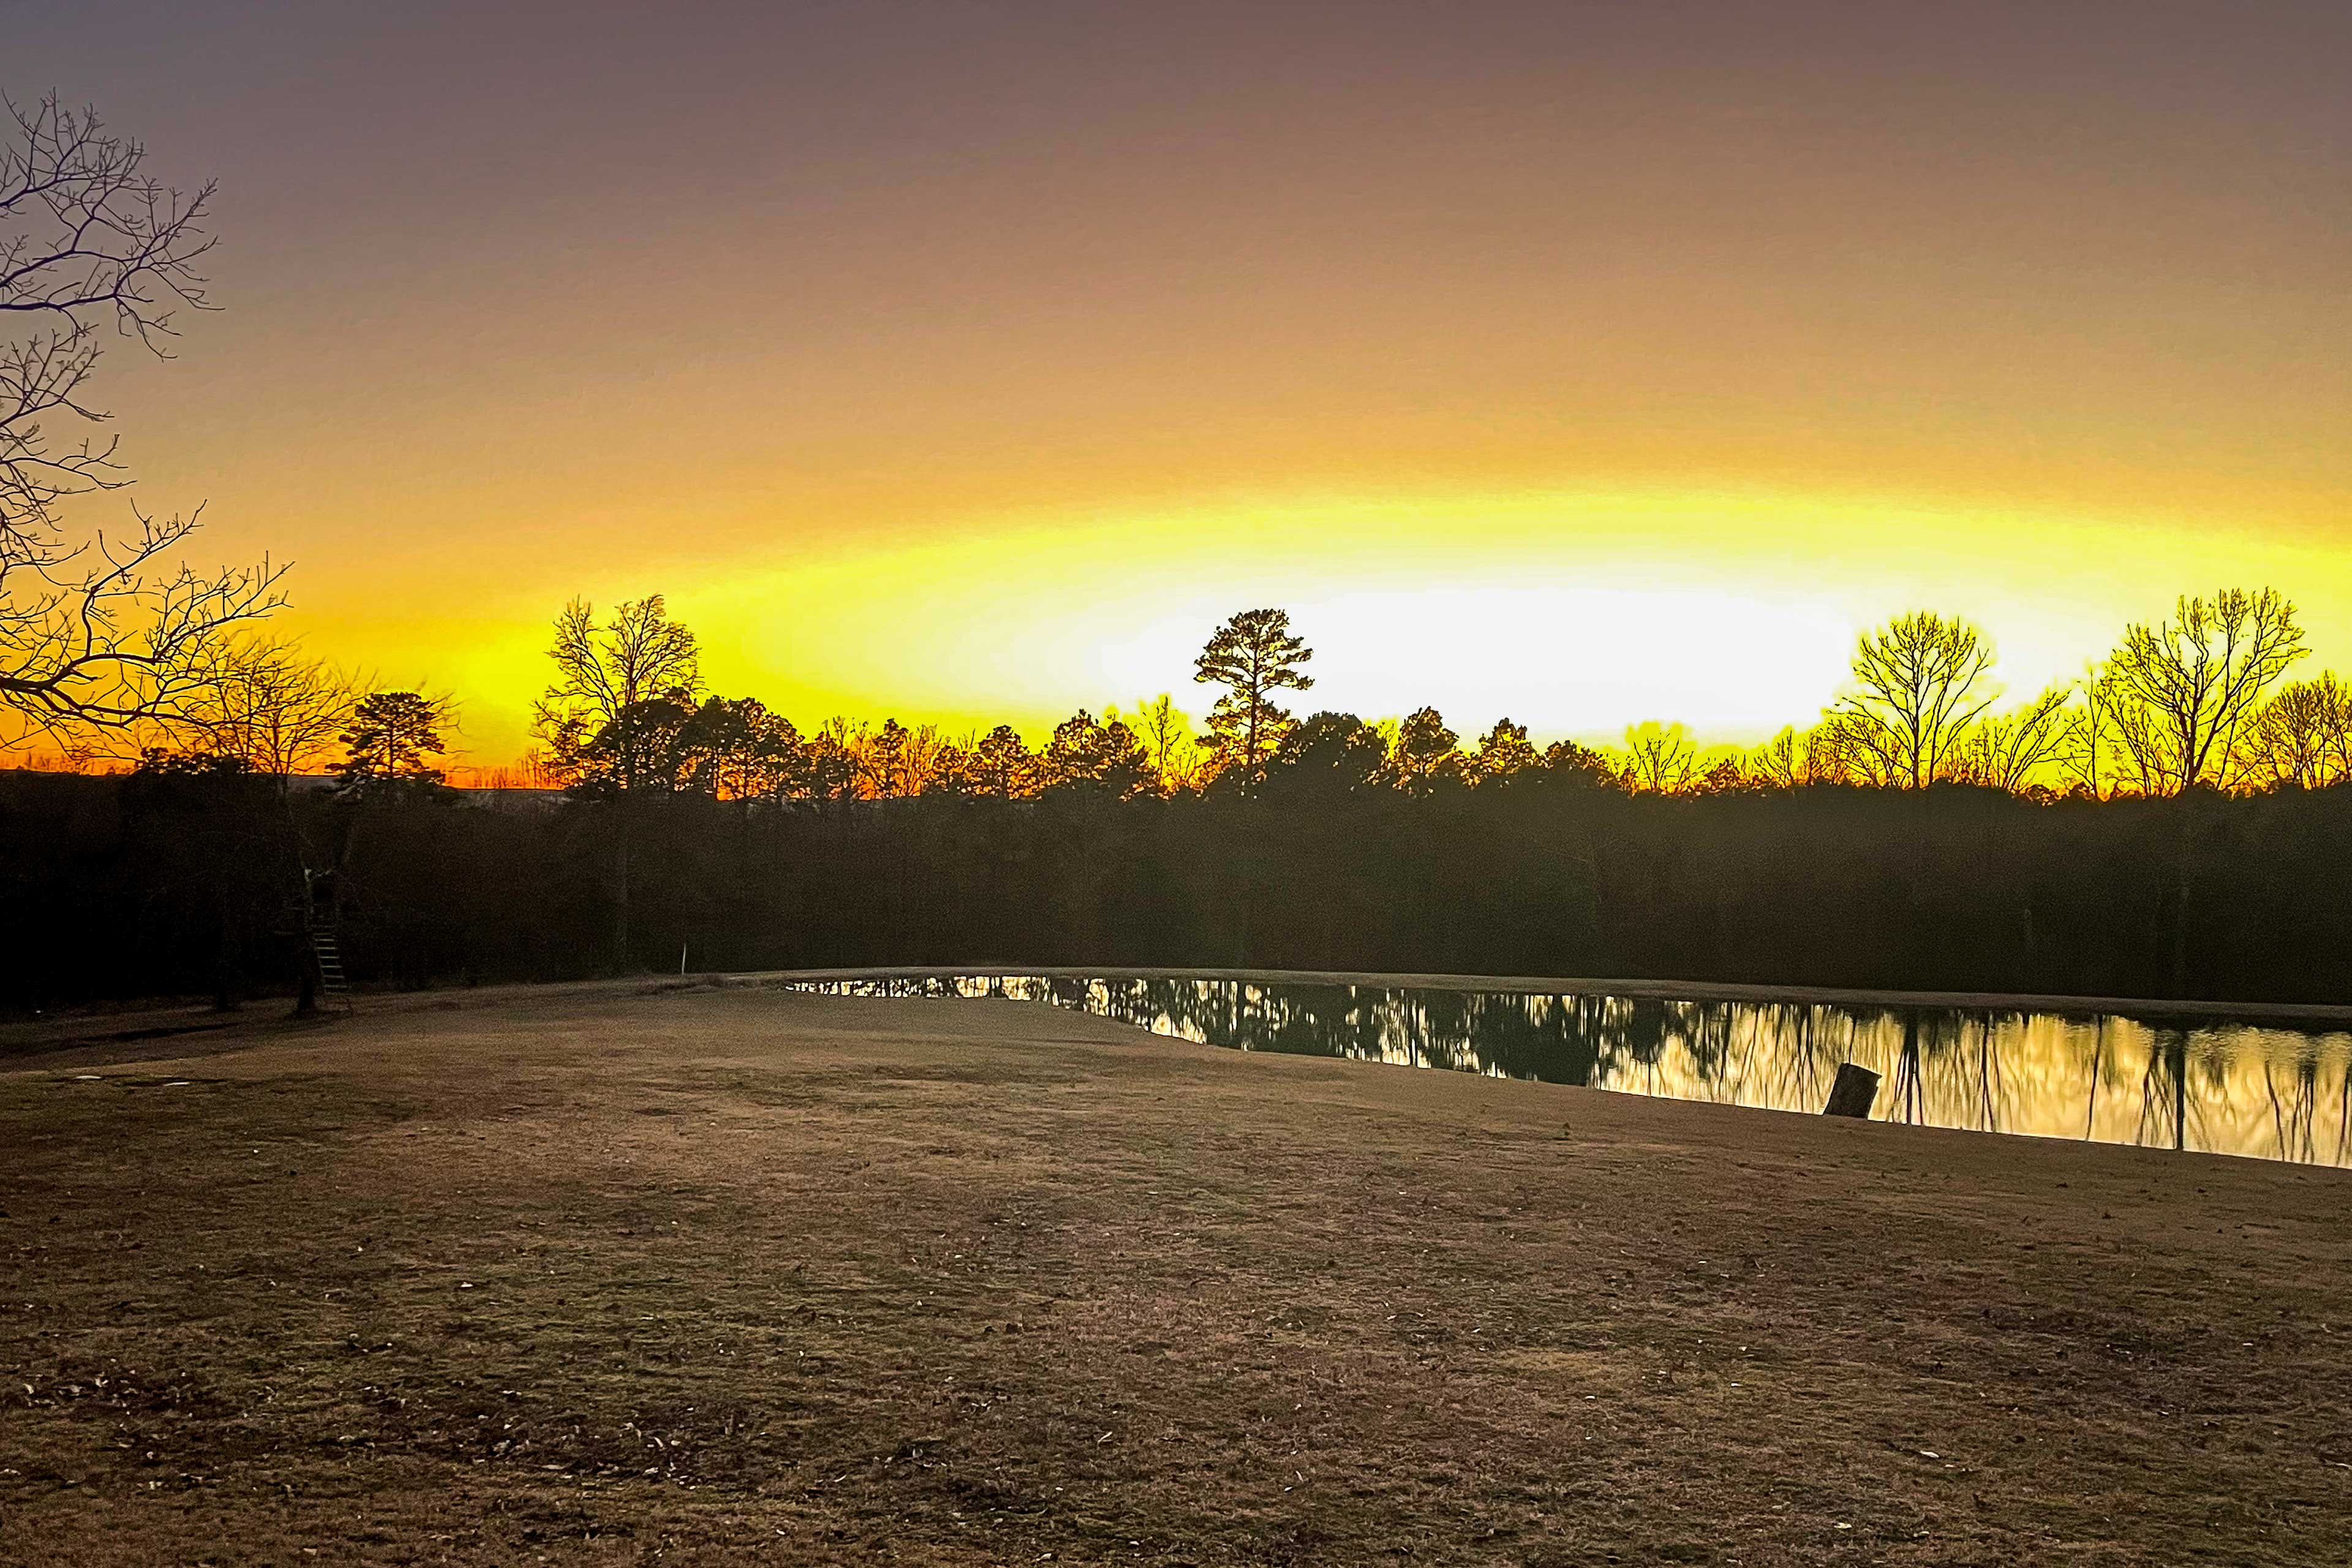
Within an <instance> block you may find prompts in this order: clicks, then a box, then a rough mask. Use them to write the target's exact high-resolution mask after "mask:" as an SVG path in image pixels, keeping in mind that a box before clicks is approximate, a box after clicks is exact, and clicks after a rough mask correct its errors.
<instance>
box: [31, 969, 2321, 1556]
mask: <svg viewBox="0 0 2352 1568" xmlns="http://www.w3.org/2000/svg"><path fill="white" fill-rule="evenodd" d="M121 1032H122V1033H126V1034H131V1035H134V1036H145V1037H139V1038H132V1039H111V1040H106V1041H102V1042H100V1043H99V1044H96V1045H89V1046H83V1047H77V1048H71V1049H67V1050H56V1049H51V1050H47V1051H45V1052H44V1053H42V1054H37V1055H22V1054H20V1055H15V1056H8V1057H0V1210H5V1215H0V1562H5V1563H26V1564H32V1563H38V1564H44V1565H47V1564H78V1563H158V1564H162V1563H172V1564H186V1563H282V1564H300V1563H541V1562H545V1563H656V1562H658V1563H738V1562H775V1563H836V1562H869V1561H871V1562H905V1563H1045V1562H1053V1563H1095V1562H1105V1563H1161V1564H1173V1563H1202V1564H1213V1563H1524V1564H1534V1563H1543V1564H1560V1565H1565V1564H1571V1563H1579V1564H1580V1563H1612V1562H1617V1563H1655V1562H1671V1563H1982V1564H2004V1565H2006V1564H2017V1563H2051V1564H2057V1563H2064V1564H2070V1565H2079V1564H2094V1565H2105V1564H2116V1563H2162V1564H2180V1563H2295V1564H2309V1563H2352V1410H2347V1390H2352V1296H2347V1280H2352V1173H2347V1172H2340V1171H2329V1170H2311V1169H2300V1168H2294V1167H2287V1166H2282V1165H2273V1164H2265V1163H2256V1162H2252V1161H2236V1160H2226V1159H2220V1158H2206V1157H2200V1156H2194V1155H2186V1156H2184V1155H2173V1154H2166V1153H2159V1152H2142V1151H2137V1150H2130V1149H2120V1148H2111V1147H2099V1146H2087V1145H2075V1144H2063V1143H2044V1142H2036V1141H2032V1140H2027V1139H2018V1138H1995V1137H1990V1136H1982V1135H1977V1134H1970V1133H1950V1132H1936V1131H1916V1130H1908V1129H1901V1128H1895V1127H1888V1126H1883V1125H1876V1124H1858V1123H1851V1122H1836V1121H1826V1120H1823V1119H1822V1118H1818V1117H1799V1116H1783V1115H1776V1114H1772V1113H1769V1112H1761V1111H1746V1110H1727V1109H1719V1108H1713V1107H1706V1106H1694V1105H1685V1104H1673V1103H1665V1102H1660V1101H1653V1100H1642V1099H1637V1098H1633V1097H1626V1096H1615V1095H1609V1094H1602V1093H1596V1092H1592V1091H1587V1090H1580V1089H1562V1088H1556V1087H1549V1086H1544V1085H1538V1084H1524V1083H1512V1082H1501V1081H1495V1080H1489V1079H1478V1078H1474V1077H1469V1076H1464V1075H1455V1074H1448V1073H1441V1072H1414V1071H1411V1070H1408V1069H1403V1068H1381V1067H1374V1066H1365V1065H1357V1064H1347V1063H1340V1062H1333V1061H1326V1060H1319V1059H1308V1058H1280V1057H1269V1056H1242V1055H1239V1054H1235V1053H1230V1052H1221V1051H1216V1050H1213V1049H1210V1048H1208V1047H1195V1046H1191V1045H1187V1044H1184V1043H1181V1042H1178V1041H1172V1040H1166V1039H1159V1038H1154V1037H1150V1036H1147V1035H1144V1034H1141V1033H1139V1032H1136V1031H1132V1030H1129V1029H1126V1028H1123V1027H1120V1026H1117V1025H1113V1024H1108V1023H1106V1022H1103V1021H1101V1020H1098V1019H1093V1018H1088V1017H1085V1016H1079V1015H1076V1014H1073V1013H1067V1012H1061V1011H1056V1010H1054V1009H1051V1008H1048V1007H1045V1006H1042V1005H1024V1004H1020V1003H1008V1002H982V1001H964V1002H944V1001H942V1002H917V1001H881V1000H864V999H853V998H839V997H821V996H811V995H803V994H787V993H784V992H782V991H779V990H776V989H774V988H772V987H763V986H757V985H740V984H739V985H733V986H713V985H688V986H652V985H638V986H610V987H601V988H600V987H572V988H564V989H545V990H537V991H506V992H480V993H470V994H463V995H459V996H453V997H445V998H433V997H427V998H423V999H412V1000H406V1001H402V1002H377V1003H372V1004H363V1005H362V1012H361V1013H360V1015H359V1016H356V1017H353V1018H350V1019H345V1020H337V1021H334V1022H331V1023H328V1024H324V1025H319V1026H299V1027H293V1026H284V1025H278V1024H271V1023H268V1022H267V1021H265V1020H261V1019H257V1020H256V1021H255V1022H253V1023H252V1024H249V1025H240V1026H235V1027H232V1028H228V1029H224V1030H218V1031H214V1032H208V1033H205V1034H200V1035H190V1036H184V1037H174V1036H154V1035H152V1034H151V1033H149V1031H147V1030H145V1029H125V1030H122V1031H121ZM46 1043H47V1044H49V1045H51V1046H54V1045H56V1044H57V1043H58V1041H57V1040H56V1039H49V1040H47V1042H46ZM4 1044H5V1042H0V1045H4Z"/></svg>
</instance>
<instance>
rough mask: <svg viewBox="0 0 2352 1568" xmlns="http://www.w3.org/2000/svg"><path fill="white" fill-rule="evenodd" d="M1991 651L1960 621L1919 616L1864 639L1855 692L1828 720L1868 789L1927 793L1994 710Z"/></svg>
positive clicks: (1857, 656)
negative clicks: (1989, 686)
mask: <svg viewBox="0 0 2352 1568" xmlns="http://www.w3.org/2000/svg"><path fill="white" fill-rule="evenodd" d="M1990 668H1992V646H1991V644H1990V643H1988V642H1987V641H1986V640H1985V638H1984V634H1983V633H1981V632H1979V631H1978V630H1977V628H1976V627H1974V626H1970V625H1969V624H1968V623H1967V622H1966V621H1963V620H1960V619H1958V617H1957V616H1955V617H1953V618H1952V619H1949V620H1947V619H1946V618H1945V617H1943V616H1939V615H1937V614H1936V613H1935V612H1934V611H1932V610H1915V611H1913V612H1912V613H1911V614H1910V615H1907V616H1896V617H1895V619H1894V620H1892V621H1889V622H1888V623H1887V624H1886V625H1885V626H1884V627H1882V628H1880V629H1879V630H1878V631H1875V632H1865V633H1864V634H1863V637H1862V640H1861V642H1860V643H1859V644H1858V645H1857V646H1856V647H1855V648H1854V655H1853V689H1852V690H1851V691H1849V692H1848V693H1847V695H1846V696H1845V698H1844V699H1843V700H1841V701H1840V702H1839V704H1838V706H1837V707H1836V708H1835V709H1833V710H1831V713H1830V715H1829V716H1828V717H1829V720H1830V721H1832V722H1833V723H1834V725H1835V727H1836V738H1837V741H1838V742H1839V749H1840V751H1841V752H1843V754H1844V755H1845V756H1846V757H1847V759H1848V761H1849V763H1851V764H1852V765H1853V766H1854V767H1855V768H1856V769H1857V770H1858V771H1859V772H1861V773H1864V774H1866V775H1869V782H1873V783H1880V784H1894V785H1897V786H1899V787H1902V788H1906V789H1921V788H1924V787H1926V786H1927V784H1932V783H1934V782H1935V781H1936V780H1937V778H1938V777H1940V776H1942V775H1943V773H1944V770H1945V768H1946V765H1947V763H1948V761H1949V760H1950V759H1951V757H1952V755H1953V753H1954V752H1955V751H1956V750H1957V749H1958V746H1959V743H1960V742H1961V741H1962V740H1963V739H1964V738H1965V737H1966V736H1967V734H1968V731H1969V726H1970V725H1972V724H1974V723H1975V722H1976V721H1977V720H1978V719H1979V717H1980V716H1981V715H1982V714H1983V712H1984V710H1985V709H1986V708H1987V707H1989V706H1990V705H1991V702H1992V693H1991V692H1990V691H1988V690H1985V689H1982V682H1983V680H1984V678H1985V675H1986V673H1987V672H1988V671H1989V670H1990Z"/></svg>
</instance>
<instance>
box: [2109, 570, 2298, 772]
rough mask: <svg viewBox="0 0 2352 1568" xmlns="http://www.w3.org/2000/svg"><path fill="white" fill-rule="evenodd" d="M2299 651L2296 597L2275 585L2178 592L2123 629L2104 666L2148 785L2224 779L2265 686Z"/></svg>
mask: <svg viewBox="0 0 2352 1568" xmlns="http://www.w3.org/2000/svg"><path fill="white" fill-rule="evenodd" d="M2305 651H2307V650H2306V649H2305V647H2304V646H2303V628H2302V627H2301V626H2297V625H2296V624H2295V618H2294V604H2293V603H2292V602H2290V601H2289V600H2288V599H2287V598H2286V596H2285V595H2282V594H2280V593H2279V592H2278V591H2277V590H2276V589H2274V588H2262V589H2257V590H2253V591H2252V592H2249V591H2248V590H2246V589H2243V588H2224V589H2222V590H2221V592H2219V593H2217V594H2215V595H2213V596H2212V598H2211V599H2210V600H2209V599H2206V598H2203V597H2201V596H2197V597H2192V596H2189V595H2183V596H2182V597H2181V598H2180V600H2179V603H2178V605H2176V606H2175V609H2174V618H2173V619H2172V620H2169V621H2164V622H2159V623H2158V624H2157V625H2155V626H2147V625H2142V624H2134V625H2133V626H2128V627H2126V629H2125V632H2124V640H2123V646H2121V647H2118V648H2116V651H2115V654H2114V656H2113V657H2112V658H2109V659H2108V661H2107V668H2108V670H2109V671H2110V673H2112V674H2113V676H2114V677H2115V681H2116V699H2117V700H2116V722H2117V727H2118V732H2119V733H2120V734H2121V735H2122V736H2123V738H2124V742H2125V744H2126V748H2127V749H2128V750H2130V751H2131V752H2132V753H2133V756H2134V759H2135V761H2136V763H2137V765H2138V766H2139V768H2140V769H2141V771H2142V773H2143V774H2144V775H2145V777H2146V778H2147V784H2148V785H2149V786H2150V787H2149V793H2151V794H2158V793H2161V794H2166V795H2178V794H2180V793H2182V792H2183V791H2186V790H2189V789H2191V788H2194V787H2195V786H2197V785H2199V784H2210V785H2211V786H2213V787H2215V788H2217V789H2228V788H2229V787H2231V784H2234V783H2235V782H2236V772H2237V764H2238V763H2239V762H2240V761H2241V760H2242V752H2240V751H2239V749H2238V742H2239V737H2240V735H2241V733H2242V731H2243V730H2244V728H2245V726H2246V724H2247V722H2248V721H2249V720H2251V719H2252V716H2253V713H2254V710H2255V709H2256V708H2257V707H2258V706H2259V705H2260V703H2261V700H2262V696H2263V692H2264V691H2265V690H2267V689H2269V688H2270V687H2271V685H2272V684H2273V682H2275V681H2276V680H2277V679H2279V677H2280V676H2281V675H2283V674H2284V673H2285V672H2286V668H2287V667H2288V666H2289V665H2291V664H2293V663H2294V661H2295V660H2296V659H2298V658H2302V657H2303V656H2304V654H2305Z"/></svg>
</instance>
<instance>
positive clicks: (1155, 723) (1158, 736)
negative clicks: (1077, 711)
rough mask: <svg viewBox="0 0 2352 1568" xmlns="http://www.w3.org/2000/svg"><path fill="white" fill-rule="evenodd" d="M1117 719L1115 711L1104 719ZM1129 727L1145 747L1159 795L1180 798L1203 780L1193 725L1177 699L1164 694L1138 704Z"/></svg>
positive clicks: (1130, 716) (1130, 715)
mask: <svg viewBox="0 0 2352 1568" xmlns="http://www.w3.org/2000/svg"><path fill="white" fill-rule="evenodd" d="M1103 718H1104V720H1105V721H1110V720H1113V719H1116V718H1118V713H1117V712H1116V711H1111V712H1106V713H1105V714H1104V715H1103ZM1127 723H1128V727H1129V729H1131V730H1133V731H1135V735H1136V739H1137V740H1139V741H1140V742H1142V744H1143V754H1144V757H1145V760H1146V761H1147V762H1148V763H1149V764H1150V771H1151V775H1152V777H1154V778H1155V779H1157V780H1158V781H1159V793H1160V794H1161V795H1177V794H1181V792H1183V791H1185V790H1187V789H1190V788H1192V785H1193V784H1194V782H1195V781H1196V780H1198V778H1199V777H1200V773H1201V763H1200V751H1199V748H1198V747H1197V746H1195V745H1193V744H1192V722H1191V721H1189V720H1187V719H1186V718H1185V717H1184V713H1183V710H1181V709H1179V708H1178V707H1177V706H1176V700H1175V699H1174V698H1172V697H1171V696H1170V695H1169V694H1168V693H1167V692H1164V691H1163V692H1161V693H1160V695H1159V696H1157V697H1154V698H1150V699H1149V700H1146V701H1142V702H1139V703H1137V704H1136V705H1135V711H1134V712H1133V713H1131V714H1129V716H1128V720H1127Z"/></svg>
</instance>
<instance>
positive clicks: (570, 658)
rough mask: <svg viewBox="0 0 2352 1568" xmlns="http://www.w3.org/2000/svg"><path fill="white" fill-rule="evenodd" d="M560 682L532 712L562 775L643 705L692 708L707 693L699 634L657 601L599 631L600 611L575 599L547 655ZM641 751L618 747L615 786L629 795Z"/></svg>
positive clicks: (616, 615)
mask: <svg viewBox="0 0 2352 1568" xmlns="http://www.w3.org/2000/svg"><path fill="white" fill-rule="evenodd" d="M548 657H549V658H551V659H553V660H554V661H555V671H556V679H555V681H554V683H553V684H552V685H551V686H549V687H548V689H547V690H546V692H545V693H544V694H543V695H541V698H540V700H539V701H538V703H537V705H536V706H535V708H534V710H533V717H532V728H533V729H534V730H536V731H538V733H539V735H540V737H541V739H542V740H544V741H545V742H547V746H548V750H549V752H551V756H552V760H553V763H554V765H555V766H556V767H557V768H558V769H559V770H560V771H565V772H576V771H577V768H578V765H579V763H580V762H581V760H582V759H583V756H584V755H585V753H586V751H587V748H588V746H589V745H590V744H591V743H592V742H593V741H594V740H595V738H596V736H597V735H598V734H599V733H601V732H602V731H604V730H605V729H607V728H609V727H611V726H612V725H613V724H614V723H615V722H617V721H619V720H620V719H621V718H622V717H623V715H625V714H626V713H627V712H629V711H630V710H632V709H635V708H636V707H637V706H638V705H639V704H641V703H645V702H650V701H653V700H656V699H671V700H678V701H680V702H682V703H690V702H691V700H692V699H693V698H694V697H695V695H696V694H697V693H698V692H699V691H700V689H701V687H702V667H701V655H700V650H699V648H698V647H697V645H696V643H695V640H694V633H693V632H691V631H689V630H688V628H687V627H686V626H683V625H681V624H680V623H678V622H677V621H674V620H671V619H670V618H669V614H668V611H667V608H666V607H665V605H663V603H662V596H661V595H659V594H648V595H646V597H644V598H642V599H633V600H630V601H627V602H626V603H624V604H623V605H620V606H619V607H618V608H617V609H615V610H614V612H613V618H612V619H611V620H610V621H608V622H606V623H605V624H604V626H602V627H599V626H597V625H596V612H595V607H594V606H593V605H590V604H589V603H588V601H587V600H585V599H574V600H572V602H571V603H570V604H568V605H564V606H563V611H562V614H561V615H559V616H556V617H555V645H554V647H551V648H549V649H548ZM637 750H638V749H637V748H635V747H627V746H625V747H621V748H618V757H619V760H620V766H619V767H618V769H617V770H616V776H615V777H614V780H613V783H614V784H616V785H617V786H618V787H619V788H620V789H621V790H622V791H623V792H624V793H625V792H627V791H628V790H631V789H634V788H635V787H636V786H637V784H638V783H639V782H640V780H639V777H638V774H639V773H642V772H644V771H645V767H644V760H643V759H641V758H639V757H637V754H636V753H637Z"/></svg>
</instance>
